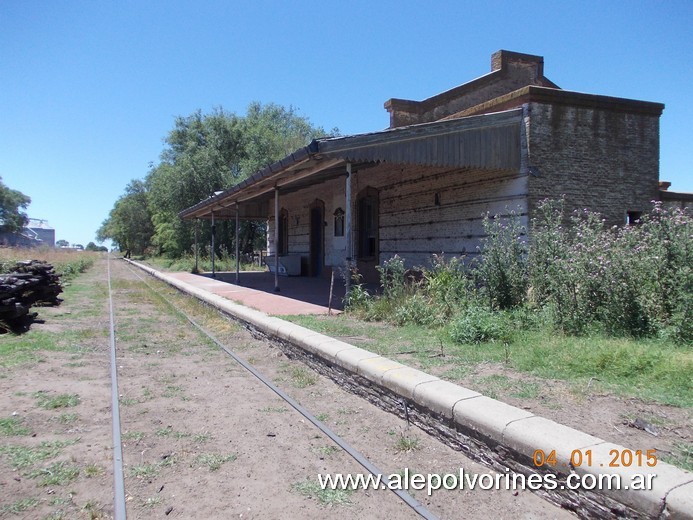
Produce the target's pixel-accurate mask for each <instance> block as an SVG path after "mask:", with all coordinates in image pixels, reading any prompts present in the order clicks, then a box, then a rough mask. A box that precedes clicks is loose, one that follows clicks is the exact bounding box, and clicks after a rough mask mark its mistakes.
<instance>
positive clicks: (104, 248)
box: [84, 242, 108, 251]
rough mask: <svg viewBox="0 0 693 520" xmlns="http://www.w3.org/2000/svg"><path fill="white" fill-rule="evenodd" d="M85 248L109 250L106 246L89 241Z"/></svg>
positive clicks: (89, 249) (88, 249)
mask: <svg viewBox="0 0 693 520" xmlns="http://www.w3.org/2000/svg"><path fill="white" fill-rule="evenodd" d="M84 249H85V250H86V251H108V248H107V247H106V246H97V245H96V244H95V243H94V242H89V243H88V244H87V247H85V248H84Z"/></svg>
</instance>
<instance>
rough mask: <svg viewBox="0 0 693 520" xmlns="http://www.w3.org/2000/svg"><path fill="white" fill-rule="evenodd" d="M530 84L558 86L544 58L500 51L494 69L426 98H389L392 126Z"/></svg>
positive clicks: (427, 118)
mask: <svg viewBox="0 0 693 520" xmlns="http://www.w3.org/2000/svg"><path fill="white" fill-rule="evenodd" d="M528 85H536V86H540V87H550V88H558V86H557V85H556V84H554V83H553V82H552V81H550V80H549V79H547V78H545V77H544V58H543V57H542V56H533V55H531V54H522V53H520V52H512V51H505V50H500V51H498V52H494V53H493V54H492V55H491V72H490V73H488V74H485V75H484V76H481V77H479V78H477V79H475V80H472V81H470V82H468V83H465V84H463V85H460V86H459V87H455V88H453V89H450V90H448V91H446V92H443V93H441V94H437V95H435V96H432V97H430V98H428V99H424V100H423V101H411V100H407V99H394V98H393V99H390V100H388V101H386V102H385V110H387V111H388V112H389V113H390V128H395V127H399V126H406V125H413V124H418V123H428V122H431V121H438V120H440V119H443V118H445V117H448V116H451V115H453V114H456V113H457V112H461V111H463V110H466V109H468V108H471V107H473V106H476V105H479V104H481V103H485V102H487V101H490V100H491V99H494V98H496V97H499V96H503V95H505V94H509V93H510V92H513V91H515V90H518V89H521V88H523V87H526V86H528Z"/></svg>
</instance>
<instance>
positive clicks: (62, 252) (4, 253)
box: [0, 247, 100, 265]
mask: <svg viewBox="0 0 693 520" xmlns="http://www.w3.org/2000/svg"><path fill="white" fill-rule="evenodd" d="M99 254H100V253H97V252H94V251H78V250H75V249H56V248H52V247H37V248H28V247H0V261H14V262H19V261H24V260H44V261H46V262H48V263H50V264H54V265H55V264H65V263H70V262H73V261H75V260H77V259H80V258H85V257H89V258H93V259H96V258H98V255H99Z"/></svg>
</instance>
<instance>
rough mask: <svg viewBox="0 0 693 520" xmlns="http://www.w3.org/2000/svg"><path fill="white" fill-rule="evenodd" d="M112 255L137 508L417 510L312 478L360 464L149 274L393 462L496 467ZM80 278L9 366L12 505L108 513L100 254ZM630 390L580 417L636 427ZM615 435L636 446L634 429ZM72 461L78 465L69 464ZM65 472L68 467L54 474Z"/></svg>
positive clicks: (368, 450)
mask: <svg viewBox="0 0 693 520" xmlns="http://www.w3.org/2000/svg"><path fill="white" fill-rule="evenodd" d="M111 266H112V283H113V297H114V306H115V318H116V327H117V340H118V354H117V362H118V373H119V375H118V377H119V394H120V410H121V426H122V434H123V455H124V472H125V492H126V504H127V514H128V517H129V518H156V517H160V518H196V519H197V518H206V519H213V518H220V519H221V518H263V519H264V518H316V519H317V518H344V517H346V518H417V515H416V514H415V513H414V512H413V511H412V510H411V509H409V508H408V507H407V506H406V505H404V503H403V502H402V501H401V500H400V499H399V498H397V497H396V496H395V495H394V493H392V492H390V491H385V490H378V491H372V490H371V491H363V490H360V491H356V492H353V493H351V494H336V493H332V494H325V493H320V492H318V490H317V489H316V482H317V475H318V474H319V473H322V474H326V473H363V472H364V470H363V469H362V468H361V467H360V466H359V465H358V464H357V463H356V462H355V461H354V460H353V459H352V458H351V457H349V456H348V455H347V454H346V453H344V452H343V451H341V450H340V449H338V448H337V447H336V446H335V445H334V444H333V443H332V442H331V441H330V440H329V439H328V438H327V437H326V436H325V435H324V434H322V433H321V432H320V431H319V430H318V429H316V428H315V427H314V426H313V425H312V424H310V423H309V422H308V421H307V420H305V419H304V418H303V417H302V416H301V415H300V414H298V413H297V412H295V411H294V410H293V409H291V408H290V407H289V406H288V405H287V404H286V403H285V402H284V401H282V400H281V399H280V398H279V397H277V396H276V395H275V394H274V393H272V392H271V391H270V390H269V389H267V387H265V386H264V385H262V384H261V383H260V382H259V381H258V380H257V379H255V378H254V377H252V376H251V375H250V374H249V373H248V372H246V371H245V370H244V369H243V368H242V367H240V366H239V365H238V364H237V363H235V362H234V361H233V360H232V359H231V358H230V357H229V356H228V355H226V354H225V353H223V352H222V351H220V349H219V348H218V347H217V346H215V345H213V344H211V343H210V342H209V341H208V340H206V339H205V338H204V337H203V336H201V334H200V333H199V332H197V331H196V330H195V329H194V328H192V327H191V326H190V324H188V323H187V322H186V321H185V320H183V319H182V318H181V317H180V315H178V314H177V313H176V311H175V309H174V308H172V307H171V306H170V305H169V304H168V303H166V301H164V300H163V299H162V298H161V297H160V296H157V294H156V293H154V292H152V290H151V289H150V288H149V287H148V286H147V285H145V283H144V282H143V280H142V279H144V280H146V283H147V284H149V285H151V286H152V287H154V288H155V289H156V291H159V292H160V293H161V294H163V295H165V297H166V299H169V300H170V301H172V302H173V307H176V308H181V309H184V310H185V311H186V312H188V313H189V314H191V315H192V316H193V317H194V318H195V319H196V320H198V321H199V322H201V323H202V324H203V325H204V326H205V327H206V328H208V329H210V330H211V331H212V332H213V333H214V334H215V335H216V336H217V337H218V338H219V339H221V340H222V341H223V343H224V344H225V345H227V346H228V347H229V348H231V349H232V350H234V351H235V352H237V353H238V354H239V355H240V356H241V357H243V358H244V359H246V360H247V361H248V362H250V363H251V364H252V365H254V366H255V367H256V368H257V369H258V370H259V371H260V372H261V373H263V374H264V375H265V376H267V377H268V378H270V379H271V380H272V381H273V382H274V383H275V384H277V385H278V386H280V387H281V388H282V389H283V390H284V391H286V392H287V393H289V394H290V395H291V396H292V397H293V398H295V399H296V400H298V401H299V402H300V403H301V404H302V405H303V406H304V407H306V408H307V409H308V410H309V411H310V412H311V413H313V414H314V415H316V416H317V417H318V418H319V419H320V420H322V421H323V422H325V423H326V424H327V425H328V426H329V427H330V428H332V429H333V430H334V431H335V432H336V433H337V434H338V435H340V436H341V437H342V438H343V439H345V440H346V441H347V442H349V443H350V444H351V445H352V446H353V447H354V448H356V449H357V450H358V451H360V452H361V453H362V454H363V455H364V456H365V457H367V458H368V459H369V460H370V461H371V462H372V463H373V464H375V465H376V466H378V467H379V468H380V469H381V470H383V472H384V473H385V474H391V473H398V472H401V471H403V470H404V469H405V468H407V469H408V470H409V471H410V472H418V473H437V474H445V473H457V472H458V471H459V469H460V468H464V470H465V471H466V472H470V473H489V472H490V470H489V469H487V468H485V467H483V466H481V465H479V464H477V463H474V462H472V461H470V460H469V459H467V458H466V457H464V456H463V455H462V454H461V453H459V452H455V451H453V450H452V449H450V448H448V447H447V446H445V445H443V444H442V443H440V442H439V441H437V440H436V439H432V438H430V437H428V436H427V435H426V434H424V433H423V432H421V431H419V430H417V429H415V428H409V427H408V426H407V425H406V423H405V422H404V421H402V420H400V419H399V418H396V417H394V416H392V415H390V414H388V413H386V412H383V411H382V410H380V409H378V408H376V407H374V406H372V405H371V404H369V403H368V402H366V401H364V400H362V399H360V398H358V397H355V396H354V395H352V394H349V393H346V392H345V391H343V390H342V389H340V388H339V387H338V386H337V385H335V384H334V383H333V382H332V381H330V380H328V379H325V378H323V377H321V376H319V375H317V374H315V373H314V372H312V371H310V370H309V369H308V368H306V367H305V366H304V365H302V364H301V363H299V362H296V361H292V360H289V359H287V358H286V357H285V356H283V355H282V353H281V352H280V351H278V350H277V349H276V348H274V347H273V346H271V345H270V344H268V343H266V342H263V341H260V340H257V339H254V338H253V337H251V336H250V335H249V334H248V333H247V332H246V331H245V330H243V329H242V328H240V327H239V326H238V325H237V324H235V323H234V322H231V321H229V320H227V319H225V318H222V317H221V316H219V314H217V313H216V312H213V311H211V310H209V309H207V308H205V307H203V306H201V305H199V304H198V303H196V302H195V301H193V300H192V299H191V298H188V297H185V296H182V295H180V294H179V293H177V292H175V291H174V290H172V289H170V288H168V287H166V286H164V285H163V284H160V283H158V282H155V281H154V280H153V279H151V278H150V277H146V275H143V274H142V273H141V272H135V271H133V270H132V268H130V267H128V266H127V265H126V264H125V263H123V262H118V261H115V262H112V264H111ZM72 289H73V290H71V291H69V292H68V293H67V294H66V301H65V302H63V304H62V305H61V306H60V307H58V308H46V309H41V310H40V313H41V317H42V318H43V319H45V323H43V324H35V325H34V326H33V327H32V331H31V332H30V334H44V335H45V334H52V335H54V336H55V337H56V338H61V339H60V342H59V347H60V348H58V347H56V349H54V350H42V351H40V352H38V354H37V357H36V358H32V359H29V360H26V361H25V362H23V363H22V364H19V365H13V366H10V367H3V366H0V371H1V372H0V419H3V418H4V419H9V418H13V420H14V419H16V421H17V424H19V425H20V426H22V427H23V428H24V429H25V431H24V432H23V433H19V434H17V435H10V436H4V437H3V436H0V517H3V518H4V517H7V518H32V519H33V518H46V519H48V518H50V519H59V518H66V519H67V518H111V517H112V516H113V505H112V504H113V479H112V445H113V441H112V438H111V409H110V385H111V383H110V372H109V370H110V369H109V344H108V302H107V294H108V293H107V278H106V263H105V260H102V261H100V262H98V263H97V264H96V266H95V267H94V268H93V269H91V270H90V271H89V272H87V273H85V274H84V275H82V276H81V277H80V278H78V279H77V280H76V281H75V282H74V286H73V288H72ZM95 298H96V300H95ZM95 302H96V303H95ZM0 341H2V338H0ZM493 370H495V369H493ZM551 384H552V382H548V383H547V385H551ZM547 392H548V389H547ZM65 395H71V396H77V400H78V402H76V403H75V402H72V403H70V404H65V405H64V406H63V405H60V406H57V407H55V408H51V407H49V406H47V405H46V403H47V402H50V399H51V398H53V397H56V398H57V397H60V396H65ZM547 395H548V394H547ZM550 399H551V401H550V402H548V403H547V404H546V405H545V406H544V405H539V404H536V403H535V402H540V401H541V399H535V400H532V401H531V403H532V404H529V405H528V404H526V403H525V402H523V401H519V402H515V403H513V404H515V405H518V406H525V407H527V406H529V407H531V409H532V411H534V412H535V413H539V414H542V415H544V412H548V413H546V416H549V417H552V418H555V419H556V420H559V421H561V422H564V423H566V424H571V422H572V423H573V425H574V422H575V420H574V418H573V419H570V416H571V413H569V412H570V411H571V410H572V411H574V410H575V409H576V406H577V404H576V405H575V406H574V405H573V400H574V399H575V397H574V396H573V395H572V394H571V395H568V394H567V393H566V394H565V395H564V394H563V393H561V392H558V393H556V395H553V394H552V397H551V398H550ZM586 399H587V398H586ZM590 399H592V401H586V402H585V403H581V404H580V403H578V404H580V406H582V407H583V408H580V409H592V408H596V406H595V404H599V406H600V407H601V406H602V404H603V402H602V401H600V400H598V399H599V396H590ZM595 399H596V400H595ZM73 401H74V400H73ZM555 402H558V403H559V404H560V405H561V408H557V407H556V406H555V405H554V404H553V403H555ZM609 402H610V401H606V403H607V404H608V403H609ZM614 403H616V404H619V401H614ZM620 404H621V405H622V406H621V407H620V409H619V410H620V411H615V412H613V413H614V416H613V417H614V418H609V419H607V420H604V422H603V424H602V426H601V431H600V429H599V428H597V427H596V422H595V421H598V416H597V415H596V413H595V412H593V413H592V414H591V415H590V419H589V420H586V421H585V424H586V425H587V426H588V427H589V428H587V431H589V433H593V434H596V435H600V436H603V437H604V438H609V437H607V436H606V435H602V434H603V433H604V430H609V431H610V430H613V429H614V428H616V427H617V428H618V429H619V430H622V431H624V432H626V433H627V434H629V435H630V434H633V435H638V434H639V433H638V432H640V430H636V431H632V430H635V429H633V428H629V427H627V426H624V425H623V424H614V423H613V421H615V420H616V419H615V417H619V416H620V415H621V414H622V413H623V410H624V408H626V409H629V410H632V411H633V412H634V413H636V414H637V413H640V412H639V411H640V410H641V409H642V408H641V407H645V406H649V405H646V404H645V403H637V402H629V401H628V402H626V401H620ZM614 406H615V405H614ZM606 409H607V410H609V407H608V406H607V407H606ZM561 410H562V411H564V412H565V415H566V417H563V419H562V418H561V417H560V416H558V417H557V413H558V412H560V411H561ZM658 410H659V409H658ZM646 411H647V412H648V413H649V412H652V410H650V409H649V408H648V409H647V410H646ZM659 412H661V410H659ZM659 412H658V413H659ZM604 413H607V412H604ZM643 413H644V412H643ZM667 413H668V412H667ZM558 415H560V414H558ZM566 419H570V420H566ZM581 424H582V423H581ZM590 429H593V430H595V431H590ZM609 433H611V432H609ZM640 433H642V435H646V436H647V437H645V439H646V440H647V441H648V443H649V446H648V448H651V447H656V445H655V446H652V442H653V440H652V439H653V438H652V437H651V436H650V435H648V434H646V433H644V432H640ZM679 433H680V434H681V435H684V434H685V433H682V432H679ZM654 439H655V441H656V440H657V439H659V437H658V438H654ZM621 442H622V443H624V444H627V445H629V446H633V447H637V446H635V445H634V443H633V442H632V439H631V440H628V439H623V440H622V441H621ZM21 448H31V450H29V452H30V453H33V454H34V455H35V457H34V458H37V460H28V459H29V457H26V456H25V457H24V459H22V457H21V454H22V451H21ZM61 463H62V464H61ZM70 468H73V470H76V471H77V473H76V474H75V472H74V471H73V472H72V474H71V478H69V476H70V473H69V471H67V470H69V469H70ZM65 474H66V475H67V477H66V478H65V479H63V480H60V479H58V478H57V477H59V476H64V475H65ZM51 477H56V478H51ZM412 495H413V496H414V497H415V498H416V499H417V500H419V501H421V502H422V503H423V504H424V505H425V506H426V507H427V508H428V509H429V510H430V511H431V512H433V513H434V514H435V515H438V516H439V517H441V518H486V517H489V518H513V519H530V518H531V519H534V518H571V517H573V515H572V514H571V513H568V512H567V511H563V510H561V509H559V508H556V507H555V506H553V505H551V504H549V503H548V502H545V501H544V500H542V499H541V498H540V497H538V496H536V495H534V494H532V493H530V492H526V491H521V492H512V491H483V490H475V491H467V490H464V491H459V490H456V491H443V490H441V491H437V492H434V493H433V495H432V496H430V497H429V496H427V495H426V493H425V492H424V491H414V492H412Z"/></svg>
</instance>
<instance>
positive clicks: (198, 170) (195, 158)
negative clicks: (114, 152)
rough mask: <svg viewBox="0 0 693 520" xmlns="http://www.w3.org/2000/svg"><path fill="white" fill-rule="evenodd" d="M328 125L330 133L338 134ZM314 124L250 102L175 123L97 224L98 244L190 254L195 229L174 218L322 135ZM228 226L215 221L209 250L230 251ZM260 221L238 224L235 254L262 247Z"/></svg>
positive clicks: (207, 237) (207, 235)
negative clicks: (143, 171) (154, 158)
mask: <svg viewBox="0 0 693 520" xmlns="http://www.w3.org/2000/svg"><path fill="white" fill-rule="evenodd" d="M338 132H339V131H338V130H337V129H336V128H334V129H333V130H332V131H331V132H330V133H329V135H331V136H334V135H338ZM325 135H326V132H325V130H324V129H323V128H321V127H315V126H313V125H312V124H311V123H310V121H309V120H308V118H307V117H304V116H301V115H299V114H298V113H297V111H296V110H295V109H294V108H293V107H289V108H285V107H283V106H280V105H277V104H274V103H269V104H265V105H262V104H261V103H259V102H253V103H251V104H250V105H249V106H248V109H247V112H246V114H245V115H244V116H239V115H237V114H235V113H232V112H227V111H225V110H224V109H223V108H221V107H218V108H215V109H214V110H213V111H212V112H211V113H209V114H203V113H202V111H201V110H197V111H196V112H194V113H192V114H190V115H189V116H179V117H177V118H176V119H175V122H174V127H173V129H172V130H171V131H170V132H169V133H168V134H167V135H166V137H165V138H164V145H165V146H164V150H163V151H162V152H161V155H160V157H159V162H158V164H153V163H152V164H150V168H149V172H148V173H147V175H146V176H145V178H144V179H133V180H132V181H130V183H128V185H127V186H126V187H125V193H124V194H123V195H122V196H121V197H120V198H119V199H118V200H117V201H116V202H115V204H114V206H113V209H111V212H110V214H109V216H108V218H107V219H106V220H104V222H103V223H102V224H101V226H100V227H99V229H98V231H97V234H96V238H97V240H98V241H99V242H103V241H104V240H106V239H111V240H112V241H113V243H114V245H115V246H117V247H118V248H119V249H120V250H121V251H129V252H130V253H131V254H136V255H141V254H155V255H166V256H168V257H171V258H179V257H181V256H183V255H185V254H187V253H190V252H191V251H192V247H193V244H194V230H195V224H194V222H192V221H184V220H182V219H180V218H179V217H178V213H179V212H180V211H182V210H184V209H186V208H188V207H190V206H193V205H195V204H197V203H198V202H200V201H201V200H203V199H206V198H207V197H209V196H211V195H213V194H214V192H216V191H219V190H224V189H227V188H229V187H231V186H233V185H235V184H238V183H239V182H241V181H243V180H244V179H245V178H247V177H249V176H251V175H252V174H254V173H255V172H256V171H258V170H260V169H261V168H263V167H265V166H267V165H269V164H272V163H273V162H275V161H277V160H279V159H281V158H283V157H285V156H286V155H288V154H289V153H291V152H293V151H294V150H296V149H298V148H300V147H301V146H305V145H306V144H308V143H309V142H310V141H311V140H313V139H316V138H318V137H324V136H325ZM234 225H235V224H234V223H230V222H227V221H221V222H219V223H218V224H217V234H216V238H217V239H216V241H215V243H216V247H215V249H216V251H215V254H220V253H221V252H223V251H226V252H229V251H233V250H234V248H235V244H234V243H233V241H234V237H233V233H232V232H231V231H232V229H233V226H234ZM265 232H266V231H265V223H264V222H256V221H243V222H242V223H241V232H240V236H239V242H240V244H239V247H240V250H241V252H243V253H250V252H252V251H253V250H255V249H257V248H262V247H264V243H265ZM210 241H211V229H210V226H200V228H199V243H200V244H208V243H210Z"/></svg>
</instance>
